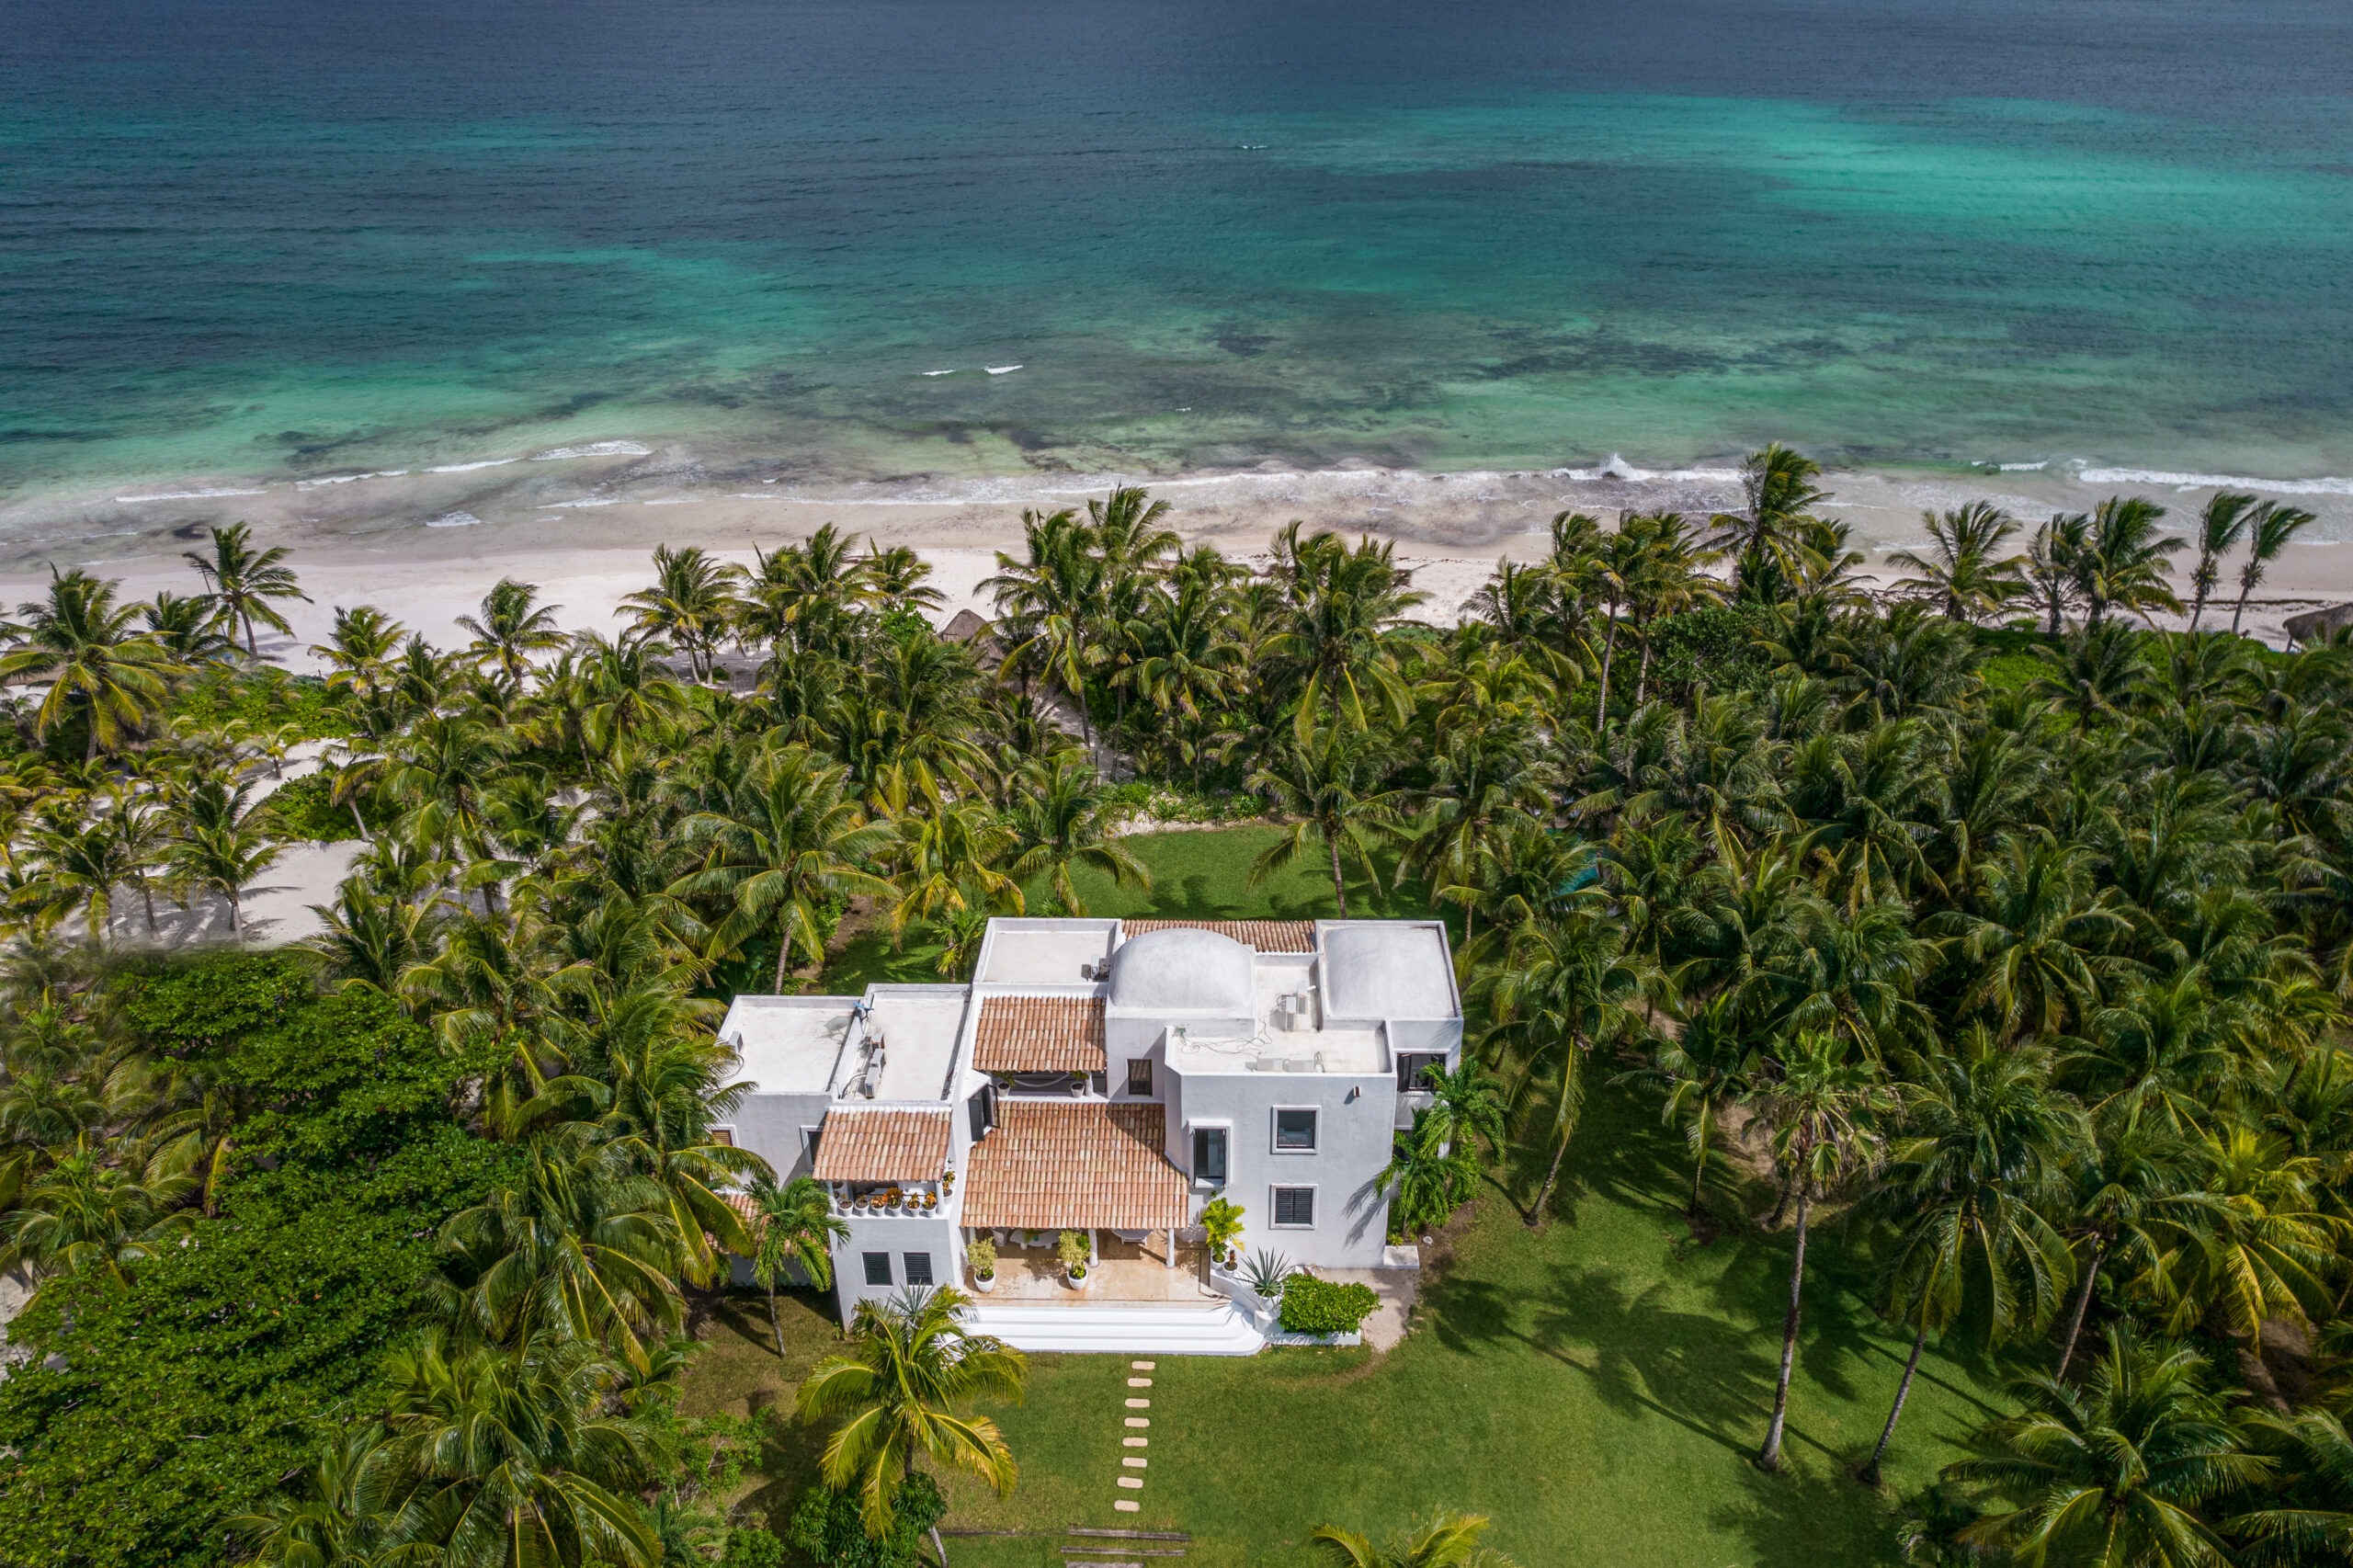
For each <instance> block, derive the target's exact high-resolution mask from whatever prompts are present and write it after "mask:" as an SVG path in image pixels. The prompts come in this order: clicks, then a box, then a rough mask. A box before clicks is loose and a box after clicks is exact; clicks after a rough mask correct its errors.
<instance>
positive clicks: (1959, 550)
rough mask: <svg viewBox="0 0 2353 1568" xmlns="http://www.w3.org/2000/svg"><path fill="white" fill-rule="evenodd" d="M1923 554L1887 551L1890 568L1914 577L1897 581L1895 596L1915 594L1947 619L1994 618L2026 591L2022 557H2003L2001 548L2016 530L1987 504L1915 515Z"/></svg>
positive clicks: (2014, 523)
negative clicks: (1924, 537) (1922, 529)
mask: <svg viewBox="0 0 2353 1568" xmlns="http://www.w3.org/2000/svg"><path fill="white" fill-rule="evenodd" d="M1921 521H1922V522H1923V523H1925V524H1927V529H1928V540H1929V552H1928V554H1927V555H1926V556H1923V555H1920V554H1919V553H1917V552H1916V551H1909V550H1899V551H1893V552H1891V553H1890V554H1889V556H1888V558H1887V560H1888V564H1890V565H1891V566H1903V567H1908V568H1909V569H1910V570H1912V571H1914V572H1916V573H1918V574H1919V575H1918V576H1916V577H1905V578H1902V579H1900V580H1898V581H1897V582H1896V583H1895V584H1894V587H1895V589H1896V591H1897V592H1899V593H1914V594H1918V595H1920V596H1921V597H1924V598H1928V599H1932V600H1934V601H1936V602H1937V603H1938V605H1940V606H1941V607H1942V608H1943V610H1944V615H1945V619H1948V620H1967V621H1979V620H1983V619H1985V618H1986V617H1987V616H1989V615H1994V614H1997V613H1998V612H1999V611H2000V610H2001V608H2002V607H2003V606H2004V605H2005V604H2007V603H2008V602H2009V601H2010V600H2011V599H2013V598H2015V597H2018V593H2019V592H2020V591H2021V590H2022V589H2023V588H2024V587H2025V586H2026V585H2025V584H2024V582H2022V581H2021V580H2020V578H2019V575H2018V574H2019V571H2020V569H2021V568H2023V567H2024V566H2025V564H2026V558H2025V557H2023V556H2019V555H2004V554H2002V553H2001V550H2002V546H2003V544H2004V542H2005V541H2006V540H2008V539H2009V537H2010V536H2011V535H2012V534H2015V533H2017V532H2018V521H2017V520H2016V519H2015V518H2013V517H2011V516H2010V515H2009V514H2008V513H2007V512H2005V511H2003V510H2002V509H2001V508H2000V507H1999V506H1995V505H1994V504H1993V503H1992V502H1990V501H1972V502H1971V503H1969V505H1967V506H1962V507H1960V508H1959V509H1957V510H1953V511H1948V512H1946V513H1945V514H1944V515H1943V516H1942V517H1939V516H1938V515H1937V514H1936V513H1934V512H1924V513H1922V514H1921Z"/></svg>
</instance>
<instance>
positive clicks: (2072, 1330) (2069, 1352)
mask: <svg viewBox="0 0 2353 1568" xmlns="http://www.w3.org/2000/svg"><path fill="white" fill-rule="evenodd" d="M2105 1256H2108V1243H2107V1241H2106V1240H2105V1239H2102V1240H2097V1241H2095V1242H2093V1243H2092V1260H2091V1262H2090V1263H2089V1264H2088V1265H2086V1267H2085V1268H2084V1288H2083V1289H2082V1290H2080V1291H2078V1292H2076V1295H2075V1311H2074V1312H2070V1313H2069V1314H2068V1315H2067V1337H2066V1339H2065V1340H2064V1341H2063V1342H2062V1343H2061V1345H2060V1346H2059V1370H2058V1371H2057V1372H2056V1373H2054V1374H2053V1375H2054V1376H2056V1377H2059V1378H2062V1379H2063V1378H2065V1377H2066V1375H2067V1363H2068V1362H2070V1361H2072V1360H2074V1359H2075V1336H2076V1335H2079V1334H2081V1333H2083V1332H2084V1313H2085V1312H2086V1311H2087V1310H2088V1309H2089V1308H2090V1306H2091V1304H2092V1290H2093V1288H2094V1287H2095V1286H2097V1284H2098V1283H2099V1265H2100V1259H2101V1258H2103V1257H2105Z"/></svg>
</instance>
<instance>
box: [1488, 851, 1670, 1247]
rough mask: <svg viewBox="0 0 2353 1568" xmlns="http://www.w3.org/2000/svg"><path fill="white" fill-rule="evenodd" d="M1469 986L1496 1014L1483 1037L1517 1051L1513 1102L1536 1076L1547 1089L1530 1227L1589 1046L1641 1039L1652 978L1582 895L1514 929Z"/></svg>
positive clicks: (1566, 1128) (1575, 1108)
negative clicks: (1547, 1113)
mask: <svg viewBox="0 0 2353 1568" xmlns="http://www.w3.org/2000/svg"><path fill="white" fill-rule="evenodd" d="M1474 987H1475V989H1477V990H1478V991H1479V992H1480V993H1482V994H1483V995H1484V996H1485V998H1486V1000H1487V1003H1488V1006H1489V1008H1490V1009H1491V1016H1492V1017H1493V1018H1494V1020H1495V1021H1494V1024H1493V1026H1492V1028H1491V1031H1490V1038H1491V1040H1493V1041H1494V1042H1495V1044H1497V1045H1508V1046H1510V1047H1512V1048H1513V1049H1514V1051H1516V1053H1517V1054H1518V1058H1519V1069H1520V1072H1519V1081H1518V1083H1517V1084H1516V1085H1514V1086H1513V1094H1512V1098H1513V1099H1514V1101H1516V1102H1520V1103H1525V1102H1526V1100H1527V1099H1528V1097H1529V1093H1530V1091H1531V1090H1532V1089H1533V1088H1534V1087H1535V1086H1536V1085H1539V1084H1540V1083H1541V1084H1543V1085H1545V1086H1546V1087H1547V1088H1549V1090H1550V1091H1551V1099H1552V1125H1551V1126H1550V1128H1548V1129H1547V1138H1546V1141H1547V1142H1550V1143H1551V1144H1552V1164H1551V1165H1548V1166H1547V1167H1546V1168H1545V1172H1544V1181H1543V1184H1542V1186H1540V1187H1539V1188H1538V1189H1537V1193H1536V1201H1535V1202H1534V1204H1533V1205H1531V1206H1530V1208H1529V1212H1528V1222H1529V1224H1531V1225H1534V1224H1539V1223H1541V1222H1542V1221H1543V1218H1544V1215H1545V1211H1546V1210H1547V1209H1549V1208H1550V1206H1551V1204H1552V1188H1553V1187H1554V1186H1555V1184H1557V1183H1558V1182H1559V1180H1560V1178H1561V1161H1562V1158H1563V1156H1564V1155H1565V1154H1567V1153H1568V1150H1569V1139H1570V1137H1571V1135H1572V1134H1574V1132H1575V1131H1576V1125H1577V1118H1578V1114H1579V1112H1580V1111H1582V1110H1583V1108H1584V1106H1585V1069H1586V1062H1587V1060H1588V1059H1589V1058H1590V1057H1591V1056H1592V1055H1593V1053H1594V1052H1595V1051H1602V1050H1607V1049H1608V1048H1610V1047H1613V1046H1617V1045H1620V1044H1622V1043H1625V1042H1627V1041H1630V1040H1639V1039H1641V1038H1642V1037H1643V1034H1644V1033H1645V1032H1646V1030H1647V1028H1648V1025H1647V1023H1646V1022H1645V1019H1644V1016H1643V1012H1642V1011H1640V1010H1638V1007H1637V1004H1640V1003H1643V1002H1645V1001H1647V1000H1649V999H1652V998H1654V997H1655V996H1656V995H1657V994H1658V992H1659V989H1660V987H1661V978H1660V976H1659V974H1658V971H1656V970H1655V969H1654V967H1652V965H1651V964H1650V962H1649V961H1648V960H1645V959H1644V958H1643V956H1642V955H1641V954H1640V953H1637V952H1634V951H1632V950H1631V949H1630V947H1629V946H1628V943H1627V940H1626V927H1625V923H1624V922H1623V921H1620V920H1619V919H1617V918H1616V917H1615V916H1614V915H1611V914H1610V913H1608V911H1607V910H1605V909H1604V908H1603V907H1602V906H1601V904H1600V903H1599V901H1597V900H1596V899H1592V898H1588V899H1586V900H1584V901H1581V902H1580V903H1579V904H1578V905H1577V906H1576V907H1574V908H1573V909H1571V910H1569V911H1568V912H1566V913H1564V914H1562V915H1555V916H1551V917H1547V918H1542V919H1537V920H1531V921H1529V922H1528V923H1527V924H1526V925H1524V926H1520V927H1519V928H1518V930H1516V931H1514V932H1513V933H1512V934H1511V937H1510V942H1509V945H1508V947H1507V948H1506V949H1505V956H1504V958H1503V959H1502V960H1501V961H1500V962H1498V963H1497V964H1496V965H1495V967H1494V968H1492V969H1490V970H1489V971H1486V972H1485V973H1484V974H1483V975H1481V976H1480V977H1479V978H1478V980H1477V981H1476V982H1475V983H1474Z"/></svg>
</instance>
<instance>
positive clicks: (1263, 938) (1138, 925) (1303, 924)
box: [1120, 920, 1315, 953]
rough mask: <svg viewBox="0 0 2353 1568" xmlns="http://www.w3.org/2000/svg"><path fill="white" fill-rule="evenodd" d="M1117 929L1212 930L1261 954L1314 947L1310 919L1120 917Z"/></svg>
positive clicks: (1307, 950)
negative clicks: (1140, 918) (1123, 918)
mask: <svg viewBox="0 0 2353 1568" xmlns="http://www.w3.org/2000/svg"><path fill="white" fill-rule="evenodd" d="M1120 930H1121V932H1122V933H1124V934H1125V935H1127V936H1130V937H1141V936H1142V935H1143V934H1144V933H1145V932H1147V931H1214V932H1216V933H1217V934H1218V935H1219V936H1221V937H1233V939H1234V940H1235V941H1237V942H1239V943H1241V944H1242V945H1243V946H1244V947H1245V948H1249V949H1254V950H1256V951H1257V952H1262V953H1312V952H1313V951H1314V950H1315V922H1314V921H1313V920H1122V921H1120Z"/></svg>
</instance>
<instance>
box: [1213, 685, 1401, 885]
mask: <svg viewBox="0 0 2353 1568" xmlns="http://www.w3.org/2000/svg"><path fill="white" fill-rule="evenodd" d="M1392 766H1393V765H1392V760H1391V754H1390V751H1389V747H1388V743H1387V742H1386V740H1385V739H1384V738H1383V737H1382V736H1381V734H1380V733H1378V732H1374V731H1367V730H1361V729H1359V730H1353V731H1352V730H1346V729H1343V728H1341V727H1340V726H1338V725H1329V726H1324V727H1323V728H1318V729H1311V730H1309V731H1307V732H1305V733H1299V732H1296V731H1294V732H1293V733H1291V734H1290V735H1287V736H1285V737H1284V738H1283V740H1282V741H1281V742H1279V744H1278V749H1277V752H1276V755H1275V756H1274V757H1273V759H1272V760H1271V761H1270V762H1269V763H1268V765H1267V767H1263V768H1261V769H1260V770H1258V771H1257V772H1256V773H1254V774H1252V775H1251V776H1250V779H1249V788H1250V789H1251V790H1255V791H1256V792H1257V793H1258V794H1260V795H1263V796H1265V797H1267V799H1268V800H1270V801H1273V802H1274V804H1275V807H1276V809H1277V810H1279V811H1280V812H1283V814H1285V815H1286V816H1288V817H1290V819H1291V824H1290V827H1288V828H1286V829H1285V830H1284V831H1283V835H1282V836H1281V837H1280V838H1278V839H1277V840H1276V841H1275V842H1274V843H1272V844H1270V845H1268V846H1267V847H1266V848H1265V849H1264V850H1262V851H1260V852H1259V854H1258V857H1257V858H1256V859H1254V860H1253V861H1251V862H1250V879H1249V880H1250V885H1251V886H1253V887H1256V886H1257V885H1258V884H1259V883H1261V882H1263V881H1266V880H1267V878H1268V877H1270V876H1272V875H1274V874H1275V873H1276V872H1277V871H1281V870H1286V869H1289V868H1290V867H1292V866H1294V865H1297V864H1298V863H1299V862H1300V860H1301V859H1302V858H1305V856H1306V854H1307V845H1308V839H1309V837H1310V835H1313V837H1315V838H1316V839H1317V840H1319V841H1320V842H1321V843H1322V844H1323V846H1324V858H1325V860H1326V861H1327V862H1328V863H1329V865H1330V868H1331V872H1332V902H1333V904H1334V907H1335V908H1336V909H1337V911H1338V912H1339V916H1340V918H1341V919H1343V920H1346V919H1347V917H1348V888H1347V880H1346V878H1345V877H1344V875H1343V873H1342V867H1341V862H1342V859H1343V858H1348V859H1353V860H1354V861H1355V862H1356V863H1357V865H1358V867H1359V868H1360V869H1362V870H1363V872H1364V874H1365V876H1366V877H1367V878H1368V879H1372V880H1375V881H1377V880H1378V874H1377V873H1376V872H1375V870H1374V869H1373V862H1372V851H1373V848H1374V846H1377V845H1381V844H1385V843H1388V842H1390V841H1392V839H1393V838H1394V837H1395V834H1396V826H1395V824H1396V821H1397V815H1398V812H1399V810H1400V809H1401V806H1402V803H1403V797H1402V796H1401V795H1400V794H1399V792H1398V791H1397V790H1394V789H1392V788H1391V786H1390V783H1389V780H1390V778H1391V774H1392Z"/></svg>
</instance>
